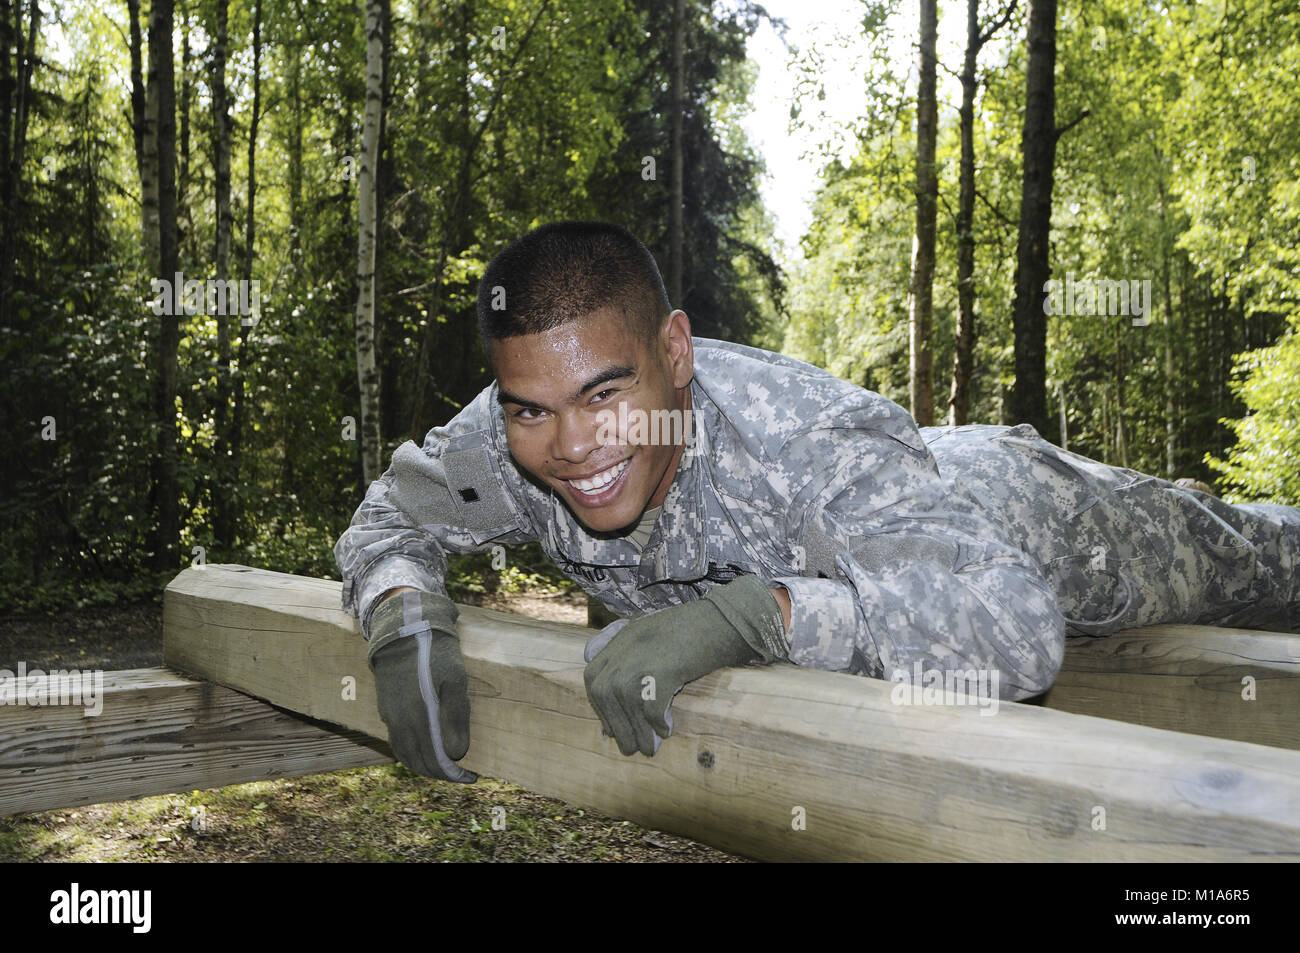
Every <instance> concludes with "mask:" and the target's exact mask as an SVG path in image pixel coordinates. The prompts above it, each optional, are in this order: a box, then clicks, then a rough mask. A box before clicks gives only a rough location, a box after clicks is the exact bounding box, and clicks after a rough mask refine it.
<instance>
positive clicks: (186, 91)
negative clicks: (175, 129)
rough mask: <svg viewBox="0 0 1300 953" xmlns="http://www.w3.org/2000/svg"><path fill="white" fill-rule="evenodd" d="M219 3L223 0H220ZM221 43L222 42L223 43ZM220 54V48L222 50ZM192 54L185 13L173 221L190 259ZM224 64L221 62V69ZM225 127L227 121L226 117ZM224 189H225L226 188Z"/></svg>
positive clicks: (193, 239)
mask: <svg viewBox="0 0 1300 953" xmlns="http://www.w3.org/2000/svg"><path fill="white" fill-rule="evenodd" d="M221 3H222V6H223V7H224V5H225V0H221ZM222 46H223V47H224V46H225V44H224V43H223V44H222ZM223 57H224V52H223ZM193 62H194V56H193V54H192V52H191V50H190V18H189V16H185V18H184V20H183V22H182V23H181V91H180V102H179V103H178V104H177V112H178V113H179V114H180V124H181V148H180V154H179V155H178V156H177V159H178V163H177V164H178V166H179V178H178V179H177V184H176V219H177V222H178V223H179V222H184V223H185V225H184V227H183V228H182V227H181V226H180V225H179V224H178V225H177V230H178V231H179V235H178V240H177V245H178V246H180V247H183V248H184V249H185V250H186V252H187V254H184V255H181V258H182V259H183V260H187V261H188V260H192V259H193V258H194V257H196V256H195V249H194V245H193V242H194V241H195V236H194V215H193V213H192V212H191V210H190V201H189V195H190V182H191V178H190V101H191V97H192V94H193V85H194V84H193V78H192V77H193V66H192V63H193ZM224 69H225V65H224V63H223V64H222V70H223V71H224ZM227 128H229V121H228V120H227ZM228 185H229V176H227V186H228ZM227 191H229V189H228V188H227Z"/></svg>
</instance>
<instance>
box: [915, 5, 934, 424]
mask: <svg viewBox="0 0 1300 953" xmlns="http://www.w3.org/2000/svg"><path fill="white" fill-rule="evenodd" d="M920 3H921V58H920V71H921V79H920V85H919V87H918V88H917V93H916V235H915V237H914V239H913V241H912V289H911V319H910V321H909V322H908V326H909V330H910V338H911V367H910V371H911V373H910V375H909V376H910V381H911V398H912V417H913V418H915V420H916V423H917V426H919V427H929V426H931V425H932V424H933V423H934V354H933V351H932V350H931V346H930V345H931V342H930V337H931V333H932V327H933V324H934V225H935V205H936V204H937V202H938V198H939V182H938V178H937V177H936V176H935V171H934V148H935V135H936V129H937V127H938V125H939V120H938V103H937V102H936V97H935V69H936V67H935V42H936V36H937V33H938V13H937V10H936V0H920Z"/></svg>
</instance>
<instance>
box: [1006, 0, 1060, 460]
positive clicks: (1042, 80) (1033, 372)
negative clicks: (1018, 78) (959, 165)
mask: <svg viewBox="0 0 1300 953" xmlns="http://www.w3.org/2000/svg"><path fill="white" fill-rule="evenodd" d="M1028 33H1029V61H1028V67H1027V70H1026V76H1025V121H1024V127H1023V132H1022V135H1021V139H1020V151H1021V153H1022V155H1023V158H1024V177H1023V179H1022V183H1021V191H1020V237H1019V241H1018V244H1017V246H1016V297H1015V304H1014V306H1013V311H1012V314H1013V318H1012V320H1013V327H1014V334H1015V365H1016V382H1015V385H1014V386H1013V387H1012V389H1011V407H1010V415H1011V420H1012V421H1013V422H1014V423H1028V424H1031V425H1033V427H1034V428H1035V429H1036V430H1038V431H1039V433H1041V434H1042V435H1043V436H1044V437H1046V438H1047V439H1049V440H1050V439H1052V436H1053V435H1052V434H1051V432H1050V430H1049V426H1050V421H1049V414H1048V412H1047V314H1046V312H1044V310H1043V300H1044V297H1045V295H1046V291H1045V289H1044V286H1045V284H1046V282H1047V280H1048V276H1049V275H1050V274H1051V270H1050V267H1049V265H1048V240H1049V236H1050V229H1051V222H1052V173H1053V166H1054V165H1055V162H1056V138H1057V132H1056V79H1055V73H1054V71H1055V68H1056V0H1030V2H1029V29H1028Z"/></svg>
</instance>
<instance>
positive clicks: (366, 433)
mask: <svg viewBox="0 0 1300 953" xmlns="http://www.w3.org/2000/svg"><path fill="white" fill-rule="evenodd" d="M384 12H385V11H384V3H383V0H366V107H365V118H364V120H363V125H362V133H361V170H360V176H359V177H358V182H357V184H358V187H359V192H360V196H359V202H358V220H359V236H358V239H357V317H356V354H357V385H358V389H359V393H360V401H361V406H360V417H361V427H360V431H361V473H362V478H363V480H364V482H365V484H366V485H369V484H370V483H371V482H373V481H374V480H376V479H378V477H379V474H380V470H381V467H380V461H379V444H380V419H381V418H380V407H379V393H380V391H379V368H378V365H377V363H376V360H375V312H376V308H377V305H378V301H377V297H378V296H377V294H376V286H377V284H378V261H377V259H378V254H377V249H376V245H377V235H376V232H377V230H378V227H379V220H378V219H379V216H378V208H377V206H378V201H379V175H378V170H379V133H380V123H381V121H382V117H381V113H382V112H383V105H384V44H385V42H386V38H385V28H386V26H387V23H386V22H385V17H384Z"/></svg>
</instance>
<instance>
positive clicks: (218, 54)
mask: <svg viewBox="0 0 1300 953" xmlns="http://www.w3.org/2000/svg"><path fill="white" fill-rule="evenodd" d="M215 6H216V15H217V16H216V19H217V22H216V30H215V33H214V35H213V45H212V72H211V75H210V81H209V85H210V87H211V90H212V155H213V160H214V162H213V164H214V166H215V170H214V178H213V185H214V190H215V193H216V212H217V221H216V226H217V230H216V236H215V242H214V244H213V256H214V258H215V260H216V272H217V273H216V278H217V280H218V281H229V280H230V277H231V269H230V240H231V235H232V233H233V232H234V228H235V222H234V215H233V213H232V212H231V208H230V148H231V144H230V102H229V96H228V93H227V89H226V59H227V57H228V56H229V53H230V39H229V36H228V33H227V25H228V17H229V13H228V6H227V2H226V0H216V3H215ZM225 310H227V311H228V310H230V309H225ZM212 317H213V319H214V320H215V321H216V322H217V397H216V407H215V410H214V413H213V429H214V430H215V432H216V440H215V441H214V443H215V446H214V448H213V451H214V455H215V459H214V460H213V467H212V470H211V479H212V530H213V535H214V536H215V537H216V538H217V539H218V540H228V539H230V538H231V530H230V521H231V518H232V515H231V511H230V510H231V493H232V492H233V482H234V476H233V474H231V472H230V443H229V441H230V426H229V418H230V358H231V355H230V316H229V315H228V314H216V315H212Z"/></svg>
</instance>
